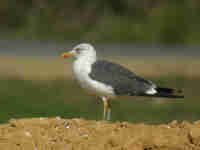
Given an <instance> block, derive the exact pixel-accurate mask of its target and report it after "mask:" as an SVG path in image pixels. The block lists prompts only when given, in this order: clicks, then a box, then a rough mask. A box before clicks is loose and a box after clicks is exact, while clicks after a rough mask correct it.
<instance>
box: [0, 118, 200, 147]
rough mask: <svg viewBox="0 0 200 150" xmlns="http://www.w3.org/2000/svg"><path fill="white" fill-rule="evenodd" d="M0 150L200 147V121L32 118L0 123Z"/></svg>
mask: <svg viewBox="0 0 200 150" xmlns="http://www.w3.org/2000/svg"><path fill="white" fill-rule="evenodd" d="M0 150H200V121H196V122H194V123H189V122H186V121H184V122H181V123H177V121H173V122H171V123H169V124H163V125H146V124H132V123H127V122H118V123H108V122H104V121H91V120H90V121H88V120H84V119H70V120H69V119H62V118H60V117H56V118H33V119H20V120H10V121H9V123H8V124H2V125H0Z"/></svg>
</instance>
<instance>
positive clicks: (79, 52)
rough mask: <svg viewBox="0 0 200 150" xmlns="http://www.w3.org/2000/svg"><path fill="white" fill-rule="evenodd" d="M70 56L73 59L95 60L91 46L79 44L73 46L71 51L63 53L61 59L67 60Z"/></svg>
mask: <svg viewBox="0 0 200 150" xmlns="http://www.w3.org/2000/svg"><path fill="white" fill-rule="evenodd" d="M70 56H74V57H75V58H77V59H78V58H80V57H94V58H96V51H95V49H94V47H93V46H92V45H91V44H86V43H83V44H79V45H77V46H75V47H74V48H73V49H72V50H71V51H69V52H66V53H63V54H62V55H61V57H62V58H64V59H65V58H69V57H70Z"/></svg>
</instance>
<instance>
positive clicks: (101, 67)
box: [89, 60, 155, 95]
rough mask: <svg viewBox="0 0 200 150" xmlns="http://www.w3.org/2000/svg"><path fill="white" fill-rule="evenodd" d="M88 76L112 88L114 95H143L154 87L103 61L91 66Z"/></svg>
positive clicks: (118, 66)
mask: <svg viewBox="0 0 200 150" xmlns="http://www.w3.org/2000/svg"><path fill="white" fill-rule="evenodd" d="M89 76H90V77H91V78H92V79H93V80H96V81H99V82H103V83H105V84H107V85H110V86H112V87H113V89H114V92H115V94H116V95H144V94H145V92H146V91H147V90H149V89H151V88H152V87H155V84H153V83H152V82H151V81H149V80H145V79H143V78H141V77H138V76H137V75H136V74H135V73H133V72H131V71H129V70H128V69H126V68H124V67H122V66H121V65H119V64H115V63H112V62H108V61H104V60H99V61H96V62H95V63H94V64H93V65H92V71H91V73H90V74H89Z"/></svg>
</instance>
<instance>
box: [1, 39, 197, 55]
mask: <svg viewBox="0 0 200 150" xmlns="http://www.w3.org/2000/svg"><path fill="white" fill-rule="evenodd" d="M76 44H78V43H66V44H60V43H56V42H55V41H37V40H34V41H33V40H0V55H3V56H4V55H6V56H59V55H60V53H61V52H64V51H67V50H70V49H71V48H72V47H73V46H74V45H76ZM94 46H95V48H96V49H97V51H98V55H100V56H135V57H139V56H142V57H144V56H153V57H154V56H158V57H159V56H176V57H178V56H180V57H181V56H185V57H186V58H198V57H200V51H199V48H200V47H199V46H190V47H185V46H180V45H179V46H153V45H134V44H94Z"/></svg>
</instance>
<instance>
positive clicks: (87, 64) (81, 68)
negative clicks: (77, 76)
mask: <svg viewBox="0 0 200 150" xmlns="http://www.w3.org/2000/svg"><path fill="white" fill-rule="evenodd" d="M95 61H96V56H92V57H91V56H81V57H79V58H78V59H77V60H75V62H74V64H73V71H74V72H75V73H87V74H88V73H90V71H91V66H92V64H93V63H95Z"/></svg>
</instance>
